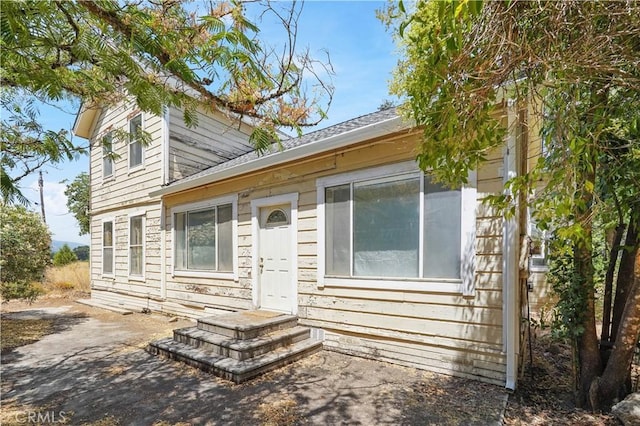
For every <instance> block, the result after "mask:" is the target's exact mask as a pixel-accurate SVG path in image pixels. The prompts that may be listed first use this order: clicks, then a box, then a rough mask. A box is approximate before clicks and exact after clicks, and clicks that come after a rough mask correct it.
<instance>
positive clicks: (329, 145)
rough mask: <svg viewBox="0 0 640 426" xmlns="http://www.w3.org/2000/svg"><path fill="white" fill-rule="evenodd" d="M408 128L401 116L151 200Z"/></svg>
mask: <svg viewBox="0 0 640 426" xmlns="http://www.w3.org/2000/svg"><path fill="white" fill-rule="evenodd" d="M408 128H410V126H408V125H407V124H406V123H404V122H403V119H402V117H399V116H397V117H394V118H391V119H388V120H385V121H381V122H378V123H373V124H369V125H367V126H364V127H359V128H357V129H353V130H350V131H348V132H344V133H340V134H337V135H334V136H330V137H328V138H325V139H320V140H317V141H314V142H311V143H308V144H304V145H300V146H296V147H293V148H290V149H287V150H285V151H279V152H276V153H273V154H269V155H266V156H264V157H259V158H256V159H254V160H251V161H249V162H247V163H242V164H238V165H236V166H232V167H229V168H228V169H223V170H220V171H219V172H213V173H211V174H205V175H203V176H200V177H197V178H194V179H189V178H186V179H188V180H185V181H182V182H180V181H178V182H176V183H175V184H172V185H169V186H167V187H164V188H161V189H158V190H156V191H152V192H150V193H149V196H150V197H157V196H163V195H169V194H175V193H177V192H181V191H186V190H188V189H192V188H196V187H198V186H202V185H207V184H211V183H215V182H219V181H221V180H224V179H228V178H231V177H235V176H239V175H242V174H245V173H250V172H254V171H257V170H260V169H265V168H268V167H273V166H276V165H279V164H283V163H287V162H290V161H294V160H299V159H301V158H306V157H310V156H312V155H315V154H321V153H324V152H327V151H332V150H334V149H339V148H343V147H346V146H349V145H354V144H357V143H360V142H364V141H366V140H369V139H374V138H377V137H381V136H384V135H388V134H390V133H393V132H397V131H399V130H402V129H408ZM223 164H224V163H223ZM214 167H215V166H214Z"/></svg>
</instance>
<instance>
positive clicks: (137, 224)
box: [129, 216, 144, 277]
mask: <svg viewBox="0 0 640 426" xmlns="http://www.w3.org/2000/svg"><path fill="white" fill-rule="evenodd" d="M129 275H130V276H132V277H143V276H144V216H131V217H129Z"/></svg>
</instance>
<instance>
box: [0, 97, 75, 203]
mask: <svg viewBox="0 0 640 426" xmlns="http://www.w3.org/2000/svg"><path fill="white" fill-rule="evenodd" d="M19 93H20V92H19V91H17V90H12V89H10V88H2V89H1V92H0V106H1V108H2V111H3V114H2V122H1V123H0V126H1V127H0V149H1V151H2V157H0V192H1V194H2V201H3V202H4V203H14V202H18V203H20V204H27V199H26V198H25V197H24V196H23V195H22V192H21V191H20V188H19V184H20V181H21V180H22V179H23V178H24V177H26V176H27V175H29V174H31V173H33V172H35V171H37V170H38V169H40V168H41V167H42V166H43V165H44V164H56V163H60V162H62V161H65V160H70V159H73V158H74V157H75V156H76V155H80V154H82V153H84V152H85V150H84V149H83V148H82V147H79V146H76V145H74V144H73V142H72V141H71V140H70V138H69V133H68V132H67V131H66V130H59V131H57V132H56V131H53V130H46V129H45V128H44V127H43V126H42V124H41V123H40V122H39V121H38V109H37V108H36V107H35V104H34V100H33V99H32V98H28V97H23V96H18V95H19Z"/></svg>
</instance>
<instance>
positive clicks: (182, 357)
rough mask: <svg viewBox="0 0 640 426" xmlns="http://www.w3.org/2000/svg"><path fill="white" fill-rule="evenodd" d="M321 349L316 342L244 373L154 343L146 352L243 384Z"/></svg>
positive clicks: (319, 344) (320, 344)
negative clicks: (225, 368)
mask: <svg viewBox="0 0 640 426" xmlns="http://www.w3.org/2000/svg"><path fill="white" fill-rule="evenodd" d="M321 348H322V343H321V342H316V343H315V344H313V345H310V346H309V347H307V348H305V349H303V350H301V351H297V352H295V353H291V354H288V355H287V356H285V357H281V358H278V359H276V360H274V361H272V362H270V363H268V364H265V365H262V366H259V367H257V368H253V369H250V370H248V371H244V372H232V371H227V370H224V369H222V368H220V367H217V366H215V365H213V364H210V363H207V362H203V361H201V360H197V359H194V358H192V357H191V356H189V355H187V354H183V353H180V351H178V350H168V349H165V348H163V347H160V346H157V345H156V344H154V343H151V344H150V345H149V346H148V347H147V351H148V352H149V353H151V354H153V355H160V356H163V357H165V358H168V359H172V360H176V361H181V362H183V363H185V364H187V365H190V366H192V367H195V368H199V369H201V370H203V371H205V372H208V373H211V374H214V375H216V376H218V377H222V378H224V379H227V380H231V381H233V382H234V383H243V382H245V381H247V380H249V379H252V378H254V377H256V376H258V375H260V374H264V373H266V372H268V371H271V370H274V369H276V368H280V367H283V366H285V365H288V364H291V363H293V362H295V361H298V360H300V359H302V358H304V357H306V356H309V355H311V354H313V353H315V352H317V351H319V350H320V349H321Z"/></svg>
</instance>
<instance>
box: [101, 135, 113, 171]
mask: <svg viewBox="0 0 640 426" xmlns="http://www.w3.org/2000/svg"><path fill="white" fill-rule="evenodd" d="M113 163H114V161H113V132H109V133H107V134H106V135H105V136H104V138H103V139H102V178H103V179H105V180H107V179H110V178H112V177H113V169H114V164H113Z"/></svg>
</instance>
